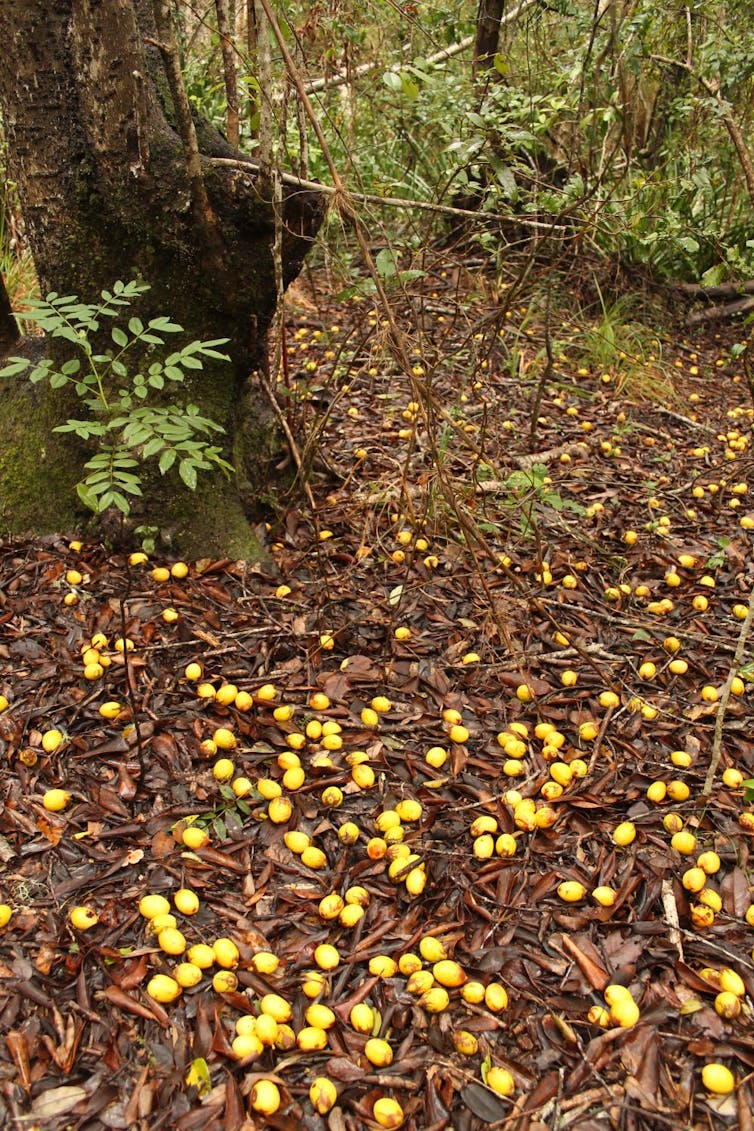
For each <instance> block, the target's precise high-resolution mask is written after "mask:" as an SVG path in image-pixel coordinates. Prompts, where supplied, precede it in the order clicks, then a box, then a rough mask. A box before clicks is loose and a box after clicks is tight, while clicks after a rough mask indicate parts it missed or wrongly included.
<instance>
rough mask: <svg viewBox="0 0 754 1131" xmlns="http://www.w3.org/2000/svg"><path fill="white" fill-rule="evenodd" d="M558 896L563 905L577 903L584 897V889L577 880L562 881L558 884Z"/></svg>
mask: <svg viewBox="0 0 754 1131" xmlns="http://www.w3.org/2000/svg"><path fill="white" fill-rule="evenodd" d="M558 895H559V896H560V898H561V899H562V900H563V902H564V903H578V902H579V900H581V899H583V898H584V896H585V895H586V888H585V887H584V885H583V884H581V883H579V881H578V880H564V881H563V883H562V884H558Z"/></svg>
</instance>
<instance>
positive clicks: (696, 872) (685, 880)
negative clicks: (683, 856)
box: [681, 868, 707, 892]
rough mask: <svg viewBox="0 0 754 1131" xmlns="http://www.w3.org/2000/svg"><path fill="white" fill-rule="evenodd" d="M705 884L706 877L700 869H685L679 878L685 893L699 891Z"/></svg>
mask: <svg viewBox="0 0 754 1131" xmlns="http://www.w3.org/2000/svg"><path fill="white" fill-rule="evenodd" d="M706 882H707V875H706V873H705V872H704V871H703V869H702V868H687V869H686V871H685V872H684V873H683V876H682V877H681V883H682V884H683V886H684V887H685V889H686V891H692V892H696V891H701V890H702V888H703V887H704V885H705V884H706Z"/></svg>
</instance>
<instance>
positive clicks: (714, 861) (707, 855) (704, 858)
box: [696, 851, 721, 876]
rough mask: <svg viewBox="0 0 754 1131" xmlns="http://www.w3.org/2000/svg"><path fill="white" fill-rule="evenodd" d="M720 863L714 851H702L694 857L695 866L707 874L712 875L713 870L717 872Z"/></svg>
mask: <svg viewBox="0 0 754 1131" xmlns="http://www.w3.org/2000/svg"><path fill="white" fill-rule="evenodd" d="M720 864H721V861H720V857H719V856H718V855H717V853H716V852H711V851H709V852H702V853H700V854H699V856H697V858H696V866H697V868H701V869H702V871H703V872H706V874H707V875H708V876H714V874H715V872H719V871H720Z"/></svg>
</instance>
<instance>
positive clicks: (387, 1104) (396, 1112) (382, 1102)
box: [372, 1096, 405, 1131]
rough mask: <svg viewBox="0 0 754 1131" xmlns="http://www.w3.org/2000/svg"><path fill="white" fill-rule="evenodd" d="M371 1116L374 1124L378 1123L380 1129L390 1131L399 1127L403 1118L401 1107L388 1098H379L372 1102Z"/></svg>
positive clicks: (395, 1101)
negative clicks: (385, 1128)
mask: <svg viewBox="0 0 754 1131" xmlns="http://www.w3.org/2000/svg"><path fill="white" fill-rule="evenodd" d="M372 1116H373V1118H374V1121H375V1123H378V1124H379V1126H380V1127H387V1128H389V1129H390V1131H392V1129H393V1128H395V1127H400V1125H401V1124H402V1123H403V1120H404V1118H405V1117H404V1114H403V1108H402V1107H401V1105H400V1104H399V1103H398V1101H397V1100H394V1099H392V1098H391V1097H390V1096H381V1097H380V1098H379V1099H378V1100H375V1101H374V1105H373V1107H372Z"/></svg>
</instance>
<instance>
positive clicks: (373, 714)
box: [361, 707, 380, 727]
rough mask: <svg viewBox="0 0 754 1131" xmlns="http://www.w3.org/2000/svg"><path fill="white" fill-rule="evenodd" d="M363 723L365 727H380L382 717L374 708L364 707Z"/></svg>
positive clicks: (362, 713)
mask: <svg viewBox="0 0 754 1131" xmlns="http://www.w3.org/2000/svg"><path fill="white" fill-rule="evenodd" d="M361 721H362V723H363V724H364V726H365V727H376V726H379V722H380V716H379V714H378V713H377V711H375V710H374V708H373V707H364V708H363V710H362V712H361Z"/></svg>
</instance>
